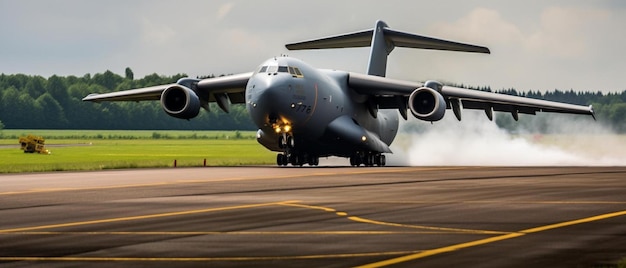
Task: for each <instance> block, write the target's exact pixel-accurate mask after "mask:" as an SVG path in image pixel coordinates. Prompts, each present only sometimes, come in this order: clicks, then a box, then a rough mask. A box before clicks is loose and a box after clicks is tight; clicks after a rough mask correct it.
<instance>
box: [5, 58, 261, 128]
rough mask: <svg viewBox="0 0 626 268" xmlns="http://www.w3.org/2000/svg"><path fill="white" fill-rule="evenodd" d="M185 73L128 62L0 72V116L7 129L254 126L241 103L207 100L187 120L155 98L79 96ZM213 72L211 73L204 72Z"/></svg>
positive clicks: (146, 84)
mask: <svg viewBox="0 0 626 268" xmlns="http://www.w3.org/2000/svg"><path fill="white" fill-rule="evenodd" d="M186 76H187V75H185V74H176V75H172V76H162V75H157V74H151V75H147V76H145V77H143V78H141V79H134V74H133V72H132V70H131V69H130V68H126V72H125V76H121V75H118V74H115V73H113V72H111V71H106V72H104V73H97V74H94V75H91V74H85V75H84V76H82V77H77V76H65V77H63V76H57V75H53V76H51V77H49V78H47V79H46V78H44V77H42V76H36V75H35V76H29V75H24V74H12V75H7V74H0V122H2V124H3V125H4V127H5V128H10V129H96V130H97V129H109V130H122V129H127V130H254V129H256V128H255V127H254V125H253V123H252V121H251V119H250V118H249V117H248V115H247V112H246V110H245V107H244V106H243V105H233V106H232V107H231V110H230V113H228V114H227V113H224V112H222V111H221V110H220V109H219V108H218V107H217V106H216V105H214V104H212V105H211V107H210V110H211V112H210V113H207V112H201V113H200V115H199V116H198V117H196V118H194V119H191V120H180V119H176V118H173V117H171V116H168V115H167V114H166V113H165V112H163V110H162V108H161V105H160V103H159V102H156V101H143V102H102V103H92V102H83V101H82V98H84V97H85V96H87V95H88V94H91V93H106V92H112V91H119V90H126V89H132V88H141V87H149V86H154V85H161V84H169V83H173V82H175V81H176V80H178V79H180V78H182V77H186ZM208 77H213V75H211V76H208Z"/></svg>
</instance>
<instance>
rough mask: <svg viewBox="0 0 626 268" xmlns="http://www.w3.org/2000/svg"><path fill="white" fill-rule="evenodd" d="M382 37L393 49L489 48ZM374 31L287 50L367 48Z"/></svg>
mask: <svg viewBox="0 0 626 268" xmlns="http://www.w3.org/2000/svg"><path fill="white" fill-rule="evenodd" d="M382 29H383V32H384V37H385V39H386V41H387V42H388V43H390V44H391V45H393V46H394V47H407V48H420V49H434V50H448V51H461V52H475V53H486V54H489V53H490V51H489V48H486V47H482V46H476V45H470V44H463V43H458V42H453V41H447V40H442V39H437V38H432V37H426V36H421V35H416V34H411V33H406V32H402V31H397V30H392V29H390V28H386V27H385V28H382ZM373 31H374V30H365V31H359V32H353V33H348V34H341V35H335V36H330V37H324V38H319V39H313V40H308V41H303V42H298V43H292V44H287V45H286V46H285V47H287V49H289V50H302V49H325V48H349V47H368V46H370V45H371V43H372V37H373V36H374V35H373Z"/></svg>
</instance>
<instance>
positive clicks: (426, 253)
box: [359, 210, 626, 268]
mask: <svg viewBox="0 0 626 268" xmlns="http://www.w3.org/2000/svg"><path fill="white" fill-rule="evenodd" d="M624 215H626V210H624V211H618V212H614V213H607V214H602V215H598V216H593V217H587V218H583V219H578V220H572V221H566V222H561V223H555V224H550V225H545V226H539V227H535V228H530V229H526V230H522V231H519V232H515V233H509V234H505V235H500V236H495V237H490V238H485V239H480V240H475V241H470V242H466V243H460V244H456V245H451V246H447V247H441V248H437V249H431V250H425V251H422V252H418V253H414V254H410V255H406V256H402V257H398V258H394V259H389V260H384V261H380V262H375V263H370V264H366V265H362V266H359V267H361V268H373V267H383V266H388V265H393V264H398V263H402V262H407V261H411V260H416V259H421V258H424V257H428V256H432V255H437V254H441V253H446V252H451V251H455V250H460V249H464V248H470V247H475V246H480V245H484V244H489V243H493V242H497V241H502V240H507V239H511V238H516V237H520V236H524V235H527V234H532V233H538V232H543V231H547V230H552V229H557V228H562V227H567V226H572V225H576V224H581V223H588V222H593V221H599V220H604V219H608V218H614V217H619V216H624Z"/></svg>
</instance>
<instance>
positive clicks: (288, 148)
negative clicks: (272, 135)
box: [276, 133, 320, 166]
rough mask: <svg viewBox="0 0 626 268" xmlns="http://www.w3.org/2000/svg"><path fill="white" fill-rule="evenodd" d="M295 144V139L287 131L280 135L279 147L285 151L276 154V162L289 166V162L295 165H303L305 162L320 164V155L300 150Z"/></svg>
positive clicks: (313, 164)
mask: <svg viewBox="0 0 626 268" xmlns="http://www.w3.org/2000/svg"><path fill="white" fill-rule="evenodd" d="M295 145H296V144H295V139H294V138H293V136H291V135H288V134H287V133H283V135H281V136H279V137H278V147H280V148H281V149H283V150H284V152H283V153H280V154H278V155H276V164H277V165H278V166H287V165H289V164H291V165H293V166H303V165H304V164H309V166H317V165H319V164H320V158H319V157H318V156H316V155H311V154H307V153H303V152H298V150H296V148H295Z"/></svg>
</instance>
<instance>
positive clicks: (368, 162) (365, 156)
mask: <svg viewBox="0 0 626 268" xmlns="http://www.w3.org/2000/svg"><path fill="white" fill-rule="evenodd" d="M361 164H363V166H366V167H372V166H374V165H376V166H379V167H382V166H384V165H386V164H387V158H386V157H385V155H383V154H380V153H374V152H356V153H355V154H354V155H352V156H350V165H351V166H353V167H358V166H360V165H361Z"/></svg>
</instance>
